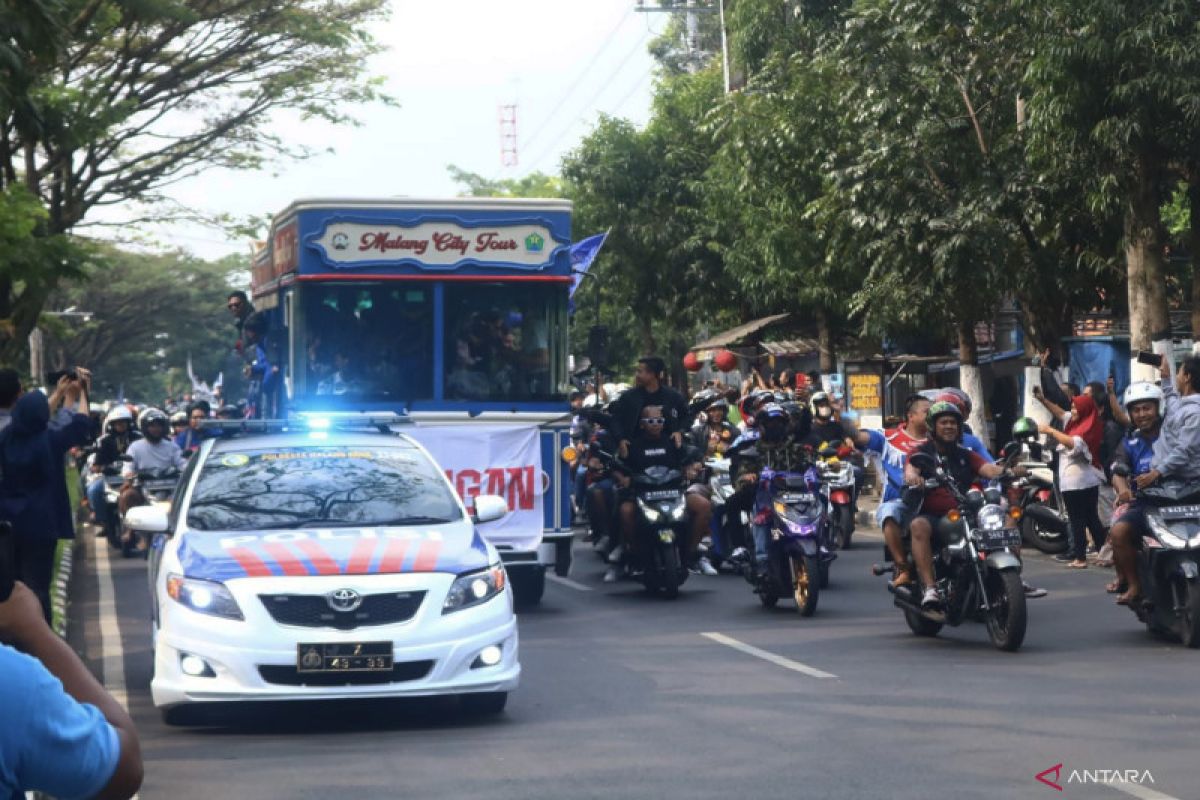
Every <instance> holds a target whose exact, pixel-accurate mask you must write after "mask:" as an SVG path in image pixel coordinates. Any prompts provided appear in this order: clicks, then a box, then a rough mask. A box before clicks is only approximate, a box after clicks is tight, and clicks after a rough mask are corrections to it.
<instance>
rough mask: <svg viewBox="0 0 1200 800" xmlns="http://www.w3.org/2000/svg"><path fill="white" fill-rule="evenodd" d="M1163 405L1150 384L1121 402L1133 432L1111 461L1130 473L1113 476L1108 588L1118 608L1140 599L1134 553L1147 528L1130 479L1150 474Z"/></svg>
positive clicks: (1160, 395) (1135, 389)
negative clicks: (1112, 569) (1113, 513)
mask: <svg viewBox="0 0 1200 800" xmlns="http://www.w3.org/2000/svg"><path fill="white" fill-rule="evenodd" d="M1162 401H1163V392H1162V389H1160V388H1159V387H1158V386H1156V385H1155V384H1153V383H1149V382H1140V383H1134V384H1132V385H1130V387H1129V388H1128V389H1126V390H1125V397H1124V398H1123V402H1124V405H1125V411H1126V413H1127V414H1128V415H1129V419H1130V421H1131V422H1132V423H1133V426H1134V429H1133V430H1132V431H1130V432H1129V434H1128V435H1127V436H1126V437H1125V438H1124V439H1122V440H1121V444H1120V446H1118V447H1117V452H1116V454H1115V456H1114V459H1113V466H1116V465H1118V464H1123V465H1125V467H1126V468H1128V469H1129V477H1128V478H1126V477H1124V476H1121V475H1117V474H1116V473H1115V472H1114V473H1113V476H1112V482H1113V488H1114V489H1116V491H1117V504H1118V506H1119V507H1121V508H1120V511H1121V513H1120V515H1119V516H1116V517H1115V520H1114V522H1113V526H1112V528H1111V529H1110V530H1109V532H1108V535H1109V537H1110V541H1111V542H1112V548H1113V566H1114V567H1116V570H1117V578H1116V580H1115V581H1113V582H1112V583H1110V584H1109V585H1108V587H1107V589H1108V591H1110V592H1120V593H1121V594H1120V595H1119V596H1118V597H1117V603H1118V604H1120V605H1129V604H1130V603H1134V602H1136V601H1137V600H1138V599H1139V598H1140V597H1141V595H1142V586H1141V581H1140V580H1139V579H1138V568H1137V551H1138V548H1139V547H1140V546H1141V542H1142V537H1143V536H1145V535H1146V534H1147V533H1148V532H1149V526H1148V525H1147V523H1146V513H1145V509H1144V508H1143V507H1142V505H1141V504H1140V503H1138V501H1137V500H1135V499H1134V497H1133V492H1132V490H1131V486H1130V479H1135V480H1136V479H1137V478H1138V477H1139V476H1141V475H1145V474H1146V473H1148V472H1150V467H1151V463H1152V462H1153V459H1154V443H1155V442H1157V441H1158V437H1159V433H1160V431H1161V430H1162V415H1161V409H1162Z"/></svg>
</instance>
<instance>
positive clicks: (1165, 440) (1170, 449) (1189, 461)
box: [1137, 356, 1200, 489]
mask: <svg viewBox="0 0 1200 800" xmlns="http://www.w3.org/2000/svg"><path fill="white" fill-rule="evenodd" d="M1162 378H1163V381H1162V389H1163V403H1164V406H1165V408H1164V413H1163V425H1162V433H1161V434H1160V435H1159V437H1158V441H1157V442H1155V443H1154V458H1153V459H1152V460H1151V461H1150V471H1149V472H1147V473H1145V474H1144V475H1139V476H1138V477H1137V485H1138V488H1139V489H1145V488H1146V487H1147V486H1151V485H1153V484H1155V483H1157V482H1158V481H1160V480H1167V481H1170V482H1171V483H1193V484H1196V485H1198V486H1200V357H1198V356H1188V357H1187V358H1185V359H1184V360H1183V361H1182V362H1181V363H1180V365H1179V369H1178V371H1176V373H1175V378H1174V380H1172V378H1171V372H1170V367H1169V366H1168V365H1167V362H1166V359H1164V360H1163V366H1162Z"/></svg>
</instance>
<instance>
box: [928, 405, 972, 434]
mask: <svg viewBox="0 0 1200 800" xmlns="http://www.w3.org/2000/svg"><path fill="white" fill-rule="evenodd" d="M942 417H954V418H955V419H956V420H958V427H959V428H960V429H961V428H962V424H963V415H962V411H959V409H958V406H957V405H955V404H954V403H951V402H949V401H947V400H939V401H938V402H936V403H934V404H933V405H931V406H930V407H929V414H928V416H926V417H925V420H926V424H927V425H929V427H931V428H932V427H933V426H934V425H936V424H937V421H938V420H939V419H940V418H942Z"/></svg>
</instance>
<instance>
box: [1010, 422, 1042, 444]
mask: <svg viewBox="0 0 1200 800" xmlns="http://www.w3.org/2000/svg"><path fill="white" fill-rule="evenodd" d="M1012 435H1013V438H1014V439H1033V438H1035V437H1036V436H1037V435H1038V426H1037V423H1036V422H1034V421H1033V420H1032V419H1030V418H1029V417H1021V418H1020V419H1019V420H1017V421H1016V422H1014V423H1013V430H1012Z"/></svg>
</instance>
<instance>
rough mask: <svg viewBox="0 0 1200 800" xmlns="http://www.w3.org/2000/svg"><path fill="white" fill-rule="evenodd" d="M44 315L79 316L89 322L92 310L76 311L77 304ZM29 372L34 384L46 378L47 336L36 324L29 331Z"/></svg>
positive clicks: (42, 314)
mask: <svg viewBox="0 0 1200 800" xmlns="http://www.w3.org/2000/svg"><path fill="white" fill-rule="evenodd" d="M41 316H43V317H78V318H79V319H81V320H83V321H84V322H87V321H88V320H90V319H91V318H92V312H90V311H76V310H75V306H71V307H70V308H67V309H64V310H62V311H43V312H42V313H41ZM29 373H30V377H31V378H32V380H33V384H34V385H40V384H41V382H42V381H44V380H45V379H46V337H45V334H44V333H42V329H41V328H39V327H37V326H36V325H35V326H34V328H33V330H32V331H30V332H29Z"/></svg>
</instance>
